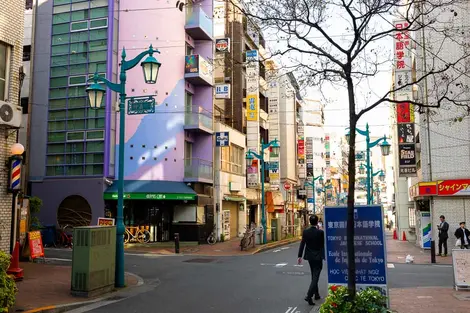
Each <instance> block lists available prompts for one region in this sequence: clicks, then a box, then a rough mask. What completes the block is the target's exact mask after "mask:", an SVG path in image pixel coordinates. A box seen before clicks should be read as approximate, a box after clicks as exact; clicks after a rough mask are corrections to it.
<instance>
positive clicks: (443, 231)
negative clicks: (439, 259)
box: [437, 215, 449, 256]
mask: <svg viewBox="0 0 470 313" xmlns="http://www.w3.org/2000/svg"><path fill="white" fill-rule="evenodd" d="M439 218H440V220H441V224H439V225H437V229H438V230H439V255H440V256H447V239H449V234H448V231H449V223H447V222H446V218H445V216H444V215H441V216H440V217H439ZM442 246H444V253H442Z"/></svg>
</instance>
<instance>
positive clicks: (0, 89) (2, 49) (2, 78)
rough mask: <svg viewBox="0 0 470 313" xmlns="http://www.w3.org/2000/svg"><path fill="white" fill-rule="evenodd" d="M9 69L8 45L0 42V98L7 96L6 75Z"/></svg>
mask: <svg viewBox="0 0 470 313" xmlns="http://www.w3.org/2000/svg"><path fill="white" fill-rule="evenodd" d="M9 71H10V46H8V45H7V44H5V43H3V42H0V100H4V99H7V98H8V76H9Z"/></svg>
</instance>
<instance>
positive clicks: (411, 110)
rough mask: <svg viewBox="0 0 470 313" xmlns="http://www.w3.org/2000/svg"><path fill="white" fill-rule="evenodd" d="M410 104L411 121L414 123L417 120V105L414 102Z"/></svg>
mask: <svg viewBox="0 0 470 313" xmlns="http://www.w3.org/2000/svg"><path fill="white" fill-rule="evenodd" d="M409 106H410V122H411V123H414V122H415V106H414V105H413V104H411V103H410V104H409Z"/></svg>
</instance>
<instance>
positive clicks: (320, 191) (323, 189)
mask: <svg viewBox="0 0 470 313" xmlns="http://www.w3.org/2000/svg"><path fill="white" fill-rule="evenodd" d="M331 188H333V186H332V185H331V184H328V185H326V186H325V187H324V188H317V193H318V195H319V196H320V194H321V193H322V192H323V193H324V194H325V196H324V203H323V206H326V190H327V189H331Z"/></svg>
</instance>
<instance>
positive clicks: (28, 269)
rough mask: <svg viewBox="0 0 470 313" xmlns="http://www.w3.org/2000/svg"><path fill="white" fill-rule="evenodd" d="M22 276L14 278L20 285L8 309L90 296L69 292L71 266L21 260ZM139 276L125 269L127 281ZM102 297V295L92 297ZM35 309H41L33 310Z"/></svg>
mask: <svg viewBox="0 0 470 313" xmlns="http://www.w3.org/2000/svg"><path fill="white" fill-rule="evenodd" d="M20 267H21V268H23V270H24V277H25V278H24V280H23V281H20V282H17V283H16V285H17V287H18V289H19V291H18V293H17V295H16V305H15V307H13V308H12V310H10V312H28V310H34V309H38V308H43V309H46V308H47V309H53V308H54V307H55V306H57V305H63V304H72V303H77V302H82V301H89V300H92V299H93V298H78V297H73V296H72V295H70V279H71V272H72V267H71V266H57V265H51V264H37V263H20ZM138 283H139V281H138V279H137V278H136V277H135V276H133V275H130V274H127V273H126V285H127V286H128V287H132V286H137V285H138ZM99 297H103V295H100V296H97V297H95V298H99ZM34 312H41V311H36V310H34Z"/></svg>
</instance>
